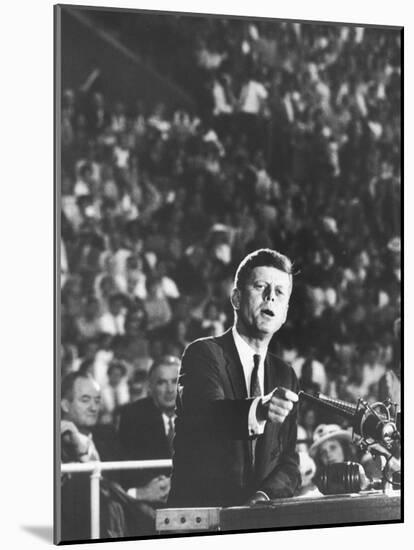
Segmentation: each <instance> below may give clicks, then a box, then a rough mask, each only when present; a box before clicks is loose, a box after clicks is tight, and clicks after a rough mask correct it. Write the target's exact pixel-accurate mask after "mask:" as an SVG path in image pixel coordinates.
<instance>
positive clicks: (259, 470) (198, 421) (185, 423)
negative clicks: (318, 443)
mask: <svg viewBox="0 0 414 550" xmlns="http://www.w3.org/2000/svg"><path fill="white" fill-rule="evenodd" d="M264 384H265V393H268V392H270V391H271V390H272V389H274V388H275V387H276V386H283V387H286V388H290V389H292V390H293V391H295V392H297V390H298V383H297V379H296V376H295V373H294V371H293V369H292V368H291V367H290V366H288V365H287V364H285V363H284V362H283V361H281V360H280V359H278V358H277V357H276V356H274V355H272V354H271V353H268V354H267V357H266V359H265V381H264ZM251 403H252V399H249V398H248V397H247V389H246V383H245V379H244V374H243V367H242V365H241V362H240V359H239V355H238V353H237V349H236V346H235V344H234V340H233V335H232V333H231V330H229V331H227V332H226V333H225V334H223V335H222V336H219V337H214V338H204V339H201V340H196V341H195V342H193V343H192V344H190V345H189V346H188V347H187V349H186V351H185V353H184V356H183V360H182V366H181V371H180V377H179V387H178V396H177V419H176V425H175V426H176V432H175V439H174V457H173V475H172V487H171V492H170V497H169V501H168V505H169V506H171V507H181V506H234V505H241V504H244V503H245V502H246V501H247V500H248V499H249V498H250V497H251V496H252V495H253V494H254V493H255V492H256V491H257V490H262V491H264V492H266V493H267V494H268V496H269V497H270V498H278V497H289V496H292V495H293V493H294V491H295V489H296V487H297V486H298V484H299V479H300V476H299V469H298V457H297V454H296V452H295V444H296V432H297V405H295V406H294V408H293V410H292V412H291V413H290V414H289V416H288V417H287V418H286V420H285V422H284V423H283V424H282V425H281V426H277V425H275V424H272V423H270V422H266V426H265V431H264V434H263V435H262V436H260V437H259V439H258V443H257V446H258V447H259V449H260V451H259V450H258V452H257V455H256V471H255V472H254V471H253V468H252V456H251V444H250V440H251V438H250V436H249V433H248V413H249V409H250V406H251Z"/></svg>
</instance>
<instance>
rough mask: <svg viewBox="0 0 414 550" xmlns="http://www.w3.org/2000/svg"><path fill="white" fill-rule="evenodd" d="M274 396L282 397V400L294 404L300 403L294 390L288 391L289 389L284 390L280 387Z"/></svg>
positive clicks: (274, 392)
mask: <svg viewBox="0 0 414 550" xmlns="http://www.w3.org/2000/svg"><path fill="white" fill-rule="evenodd" d="M273 395H274V396H275V397H281V398H282V399H287V400H289V401H292V402H293V403H296V402H297V401H299V397H298V394H297V393H295V392H293V391H292V390H288V389H287V388H283V387H282V386H279V387H278V388H276V389H275V390H274V391H273Z"/></svg>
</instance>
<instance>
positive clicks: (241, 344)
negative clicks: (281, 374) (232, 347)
mask: <svg viewBox="0 0 414 550" xmlns="http://www.w3.org/2000/svg"><path fill="white" fill-rule="evenodd" d="M231 332H232V334H233V338H234V343H235V344H236V348H237V349H238V350H240V351H242V353H243V354H245V355H251V356H252V357H253V355H261V356H266V353H267V347H266V348H265V349H264V350H262V351H261V352H260V353H258V352H257V351H256V350H255V349H253V348H252V347H251V346H249V344H248V343H247V342H246V341H245V340H244V339H243V338H242V337H241V336H240V333H239V331H238V330H237V328H236V325H233V327H232V329H231Z"/></svg>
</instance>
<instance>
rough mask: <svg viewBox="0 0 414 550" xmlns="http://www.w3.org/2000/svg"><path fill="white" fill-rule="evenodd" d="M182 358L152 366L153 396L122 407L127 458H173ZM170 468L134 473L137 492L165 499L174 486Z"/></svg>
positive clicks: (148, 498) (167, 358)
mask: <svg viewBox="0 0 414 550" xmlns="http://www.w3.org/2000/svg"><path fill="white" fill-rule="evenodd" d="M179 367H180V361H179V359H178V358H177V357H173V356H164V357H162V358H161V359H160V360H159V361H156V362H155V363H154V364H153V365H152V366H151V368H150V371H149V375H148V382H149V396H148V397H146V398H144V399H139V400H138V401H135V402H133V403H128V404H127V405H124V406H123V407H121V409H120V416H119V438H120V441H121V445H122V446H123V448H124V451H125V458H126V459H127V460H154V459H164V458H171V456H172V439H173V437H174V421H175V400H176V395H177V379H178V370H179ZM169 474H170V470H165V471H162V472H160V471H159V470H158V471H155V470H144V471H143V472H134V473H131V476H130V480H129V483H128V484H129V485H130V486H131V487H133V488H135V489H136V491H135V492H134V495H135V496H136V497H137V498H138V499H140V500H145V501H146V502H151V503H153V504H155V505H159V504H162V503H165V502H166V500H167V497H168V493H169V490H170V477H169Z"/></svg>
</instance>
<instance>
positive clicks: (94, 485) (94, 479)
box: [91, 462, 101, 539]
mask: <svg viewBox="0 0 414 550" xmlns="http://www.w3.org/2000/svg"><path fill="white" fill-rule="evenodd" d="M100 481H101V467H100V463H99V462H97V463H96V464H95V468H94V469H93V471H92V473H91V539H99V536H100V516H101V513H100V509H101V503H100Z"/></svg>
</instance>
